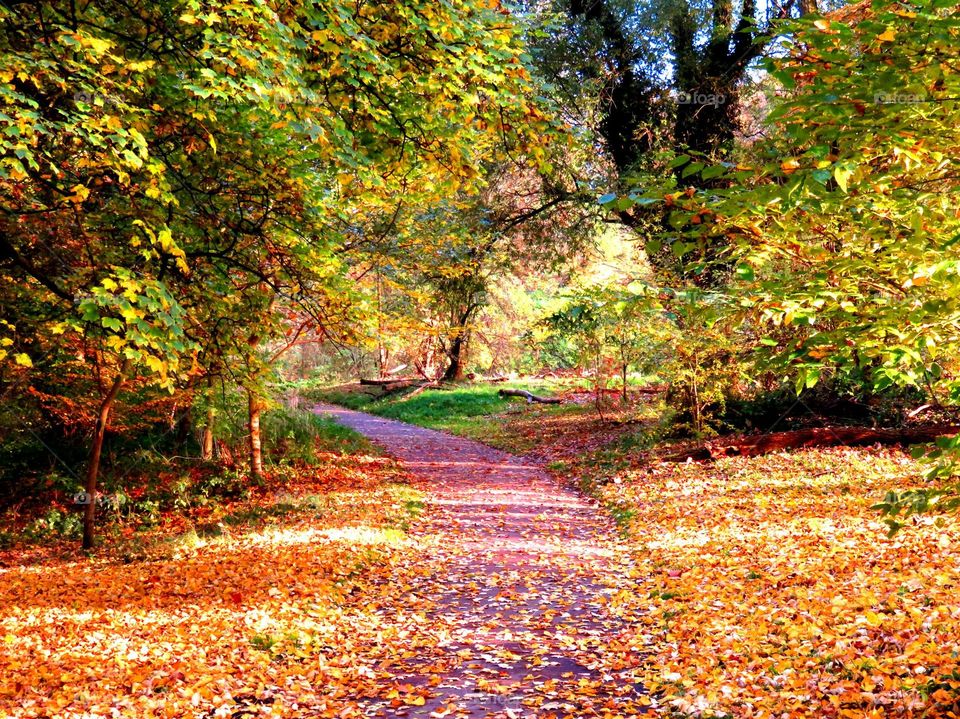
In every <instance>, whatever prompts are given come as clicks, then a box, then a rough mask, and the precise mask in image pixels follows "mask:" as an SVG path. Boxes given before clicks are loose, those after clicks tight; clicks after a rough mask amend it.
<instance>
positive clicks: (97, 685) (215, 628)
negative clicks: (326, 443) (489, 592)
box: [0, 456, 419, 718]
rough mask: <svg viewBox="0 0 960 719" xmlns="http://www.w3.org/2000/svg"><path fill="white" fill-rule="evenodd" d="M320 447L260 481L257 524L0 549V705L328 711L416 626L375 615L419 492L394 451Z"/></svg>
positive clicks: (367, 679)
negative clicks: (140, 555)
mask: <svg viewBox="0 0 960 719" xmlns="http://www.w3.org/2000/svg"><path fill="white" fill-rule="evenodd" d="M328 459H329V462H328V464H326V465H325V466H321V467H320V468H314V469H313V470H311V472H310V473H306V474H305V475H304V477H305V479H304V481H303V482H302V483H300V484H299V485H298V484H296V483H294V484H292V485H291V484H287V485H285V486H283V487H276V488H273V489H272V490H271V491H265V492H261V493H260V494H259V495H258V497H257V498H256V499H255V504H256V507H259V509H260V510H261V511H260V512H252V513H251V514H252V516H255V517H261V518H263V517H266V519H265V520H261V521H257V522H255V523H253V525H252V526H245V527H235V528H233V529H228V530H227V531H226V532H224V533H223V534H220V535H219V536H210V537H208V538H203V537H202V536H198V534H197V533H196V532H195V531H191V532H189V533H188V534H187V535H186V539H184V538H183V537H181V539H180V540H179V541H176V542H172V541H171V542H168V543H167V544H165V545H164V544H161V545H158V547H162V548H163V551H159V549H157V550H156V551H154V552H153V554H154V555H155V556H154V557H153V558H151V559H147V560H138V561H134V562H131V563H124V562H122V561H119V560H118V559H117V558H116V557H115V556H113V555H112V554H110V553H109V552H104V553H102V555H101V556H99V557H95V558H93V559H86V558H79V557H77V558H76V559H75V560H74V561H67V560H64V559H62V558H60V559H58V558H56V557H49V556H48V557H46V558H43V559H42V560H38V561H32V562H28V563H20V564H16V563H13V562H11V557H10V556H7V557H5V566H4V567H3V568H0V716H4V717H58V718H59V717H63V718H68V717H110V716H136V717H213V716H232V717H248V716H249V717H252V716H265V715H270V716H291V717H293V716H325V715H328V714H330V715H332V714H333V713H334V712H336V714H337V715H340V713H341V712H342V711H343V709H344V706H345V701H346V700H347V699H349V700H351V701H352V700H353V699H354V698H355V697H357V696H362V695H363V694H364V693H365V692H366V691H368V687H369V686H371V685H372V684H373V683H374V679H375V677H376V673H375V672H374V670H373V669H372V668H371V667H372V666H374V665H376V664H378V663H382V662H383V661H384V660H385V659H386V658H388V656H389V655H390V654H391V653H393V652H396V651H398V645H402V643H403V635H404V632H405V631H407V629H405V627H407V626H408V625H415V624H416V622H417V619H416V617H413V616H406V615H404V614H403V613H402V610H401V611H399V612H398V610H397V609H396V608H395V607H392V606H390V607H389V609H388V611H389V612H390V617H389V619H390V621H388V622H383V621H378V620H377V615H378V613H380V612H381V611H384V610H383V608H382V606H381V604H382V603H384V602H386V597H387V596H388V595H387V593H386V592H384V591H383V587H384V586H388V585H389V584H390V582H392V581H393V579H394V573H395V571H396V568H397V566H398V564H399V563H400V562H401V561H402V558H403V556H404V552H405V547H406V545H407V544H408V542H409V539H408V537H407V534H406V532H405V528H406V525H407V523H408V522H409V521H410V520H411V519H412V518H413V517H412V509H411V508H415V507H417V506H418V505H419V499H418V498H419V494H418V493H416V492H415V491H413V490H412V489H411V488H410V487H408V486H405V485H404V484H402V483H399V482H397V481H396V480H397V479H398V469H397V467H396V465H395V463H393V462H392V461H389V460H384V459H379V458H363V457H358V458H353V459H344V458H340V457H333V456H331V457H329V458H328ZM254 508H255V507H249V509H254ZM278 508H280V511H277V510H278ZM233 511H234V512H236V511H237V507H233ZM173 524H176V523H173ZM155 549H156V548H155ZM343 716H347V714H343Z"/></svg>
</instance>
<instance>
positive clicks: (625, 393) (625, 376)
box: [620, 362, 629, 404]
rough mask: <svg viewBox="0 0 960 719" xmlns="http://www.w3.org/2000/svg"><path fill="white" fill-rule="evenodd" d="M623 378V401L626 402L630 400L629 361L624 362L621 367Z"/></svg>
mask: <svg viewBox="0 0 960 719" xmlns="http://www.w3.org/2000/svg"><path fill="white" fill-rule="evenodd" d="M620 373H621V378H622V379H623V395H622V398H623V403H624V404H626V403H627V402H628V401H629V397H627V363H626V362H624V363H623V365H621V367H620Z"/></svg>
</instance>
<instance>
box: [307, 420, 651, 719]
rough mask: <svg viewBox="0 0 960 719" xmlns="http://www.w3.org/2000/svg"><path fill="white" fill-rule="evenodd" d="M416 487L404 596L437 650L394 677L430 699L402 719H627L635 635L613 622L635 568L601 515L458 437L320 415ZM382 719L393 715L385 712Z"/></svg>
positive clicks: (508, 458) (546, 479) (633, 707)
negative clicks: (614, 603) (363, 441)
mask: <svg viewBox="0 0 960 719" xmlns="http://www.w3.org/2000/svg"><path fill="white" fill-rule="evenodd" d="M318 411H321V412H324V413H325V414H327V415H329V416H331V417H333V418H335V419H336V420H337V421H338V422H342V423H343V424H345V425H347V426H348V427H350V428H351V429H354V430H356V431H358V432H360V433H362V434H363V435H365V436H366V437H368V438H370V439H371V440H373V441H374V442H376V443H377V444H379V445H380V446H382V447H384V448H385V449H386V450H387V451H388V452H389V453H390V454H391V455H392V456H394V457H396V458H397V459H399V460H400V461H401V462H402V463H403V466H404V467H405V468H406V469H407V471H409V472H410V473H411V475H413V476H414V477H416V478H417V479H418V480H419V482H418V487H419V488H420V489H421V491H423V492H424V495H425V502H426V505H427V511H426V513H425V515H424V521H423V522H421V523H418V524H417V525H416V526H415V527H414V529H413V536H414V537H416V538H417V539H418V540H420V543H421V553H420V554H419V556H418V558H417V563H418V565H419V566H420V567H421V570H422V572H421V576H420V578H419V580H418V581H417V583H416V585H415V587H414V588H413V589H412V591H413V592H415V593H416V595H417V597H419V598H420V600H421V601H422V608H423V612H424V619H425V622H426V625H427V626H431V627H432V631H434V632H440V633H441V635H442V637H443V638H442V639H441V640H440V641H438V643H437V646H436V647H435V649H436V652H435V653H432V654H426V655H425V654H422V653H421V654H418V655H416V656H411V657H408V658H406V659H405V660H403V661H399V662H398V663H397V664H395V665H394V667H393V668H392V670H391V671H392V672H393V673H394V674H395V676H396V678H397V680H398V681H400V682H402V683H404V684H406V685H409V686H413V687H418V686H428V687H430V688H431V691H430V692H429V693H428V694H427V695H425V697H426V701H425V703H424V704H423V705H422V706H420V707H416V708H410V709H408V710H407V711H406V713H405V715H406V716H411V717H414V716H415V717H437V716H448V715H449V716H477V717H494V716H496V717H521V716H540V717H550V716H554V717H574V716H575V717H594V716H596V717H615V716H636V715H637V714H639V713H643V712H644V707H646V706H648V705H649V704H650V702H651V700H650V699H649V697H647V696H646V695H645V694H644V692H643V690H642V687H640V686H639V685H638V683H637V681H636V679H635V677H634V669H635V668H636V667H637V666H639V665H640V664H641V663H642V661H643V659H642V651H638V649H642V647H639V646H638V645H637V633H636V632H635V631H634V627H633V625H632V623H631V622H630V621H629V620H628V619H627V618H625V617H624V616H623V615H618V613H616V612H612V611H610V606H609V605H610V602H611V598H612V597H614V596H616V595H617V594H618V593H619V592H622V590H623V582H624V578H626V577H629V576H630V574H631V559H630V557H629V554H628V553H627V551H626V547H625V545H624V544H623V542H622V541H620V540H619V533H618V532H617V531H616V526H615V524H614V523H613V521H612V519H611V518H610V516H609V515H608V514H606V513H605V512H603V511H602V510H601V509H599V508H598V507H597V506H596V504H595V503H593V502H590V501H588V500H586V499H585V498H584V497H583V496H582V495H580V494H579V493H577V492H575V491H573V490H572V489H569V488H565V487H563V486H561V485H560V484H559V483H558V482H557V481H556V480H555V479H554V478H552V477H551V476H550V475H549V474H547V473H546V472H544V471H543V470H542V469H541V468H540V467H538V466H536V465H533V464H531V463H529V462H525V461H523V460H521V459H519V458H518V457H516V456H515V455H511V454H507V453H505V452H502V451H499V450H496V449H493V448H491V447H489V446H487V445H483V444H480V443H479V442H474V441H471V440H467V439H463V438H460V437H453V436H450V435H447V434H442V433H440V432H437V431H433V430H429V429H424V428H421V427H415V426H412V425H409V424H405V423H401V422H397V421H394V420H389V419H383V418H379V417H374V416H372V415H369V414H364V413H360V412H355V411H351V410H347V409H340V408H336V407H332V406H322V407H319V408H318ZM387 713H388V715H390V716H393V715H394V714H393V712H392V711H390V709H389V707H387Z"/></svg>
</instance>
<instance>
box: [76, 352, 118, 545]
mask: <svg viewBox="0 0 960 719" xmlns="http://www.w3.org/2000/svg"><path fill="white" fill-rule="evenodd" d="M128 365H129V362H128V361H127V360H124V361H123V364H121V365H120V369H119V371H118V372H117V376H116V378H115V379H114V380H113V384H112V385H111V386H110V389H109V390H108V391H107V394H106V395H104V397H103V399H102V400H101V401H100V411H99V413H98V414H97V425H96V428H95V430H94V433H93V444H92V445H91V447H90V460H89V462H88V464H87V477H86V483H85V490H86V502H87V503H86V505H85V506H84V508H83V548H84V549H92V548H93V544H94V521H95V520H96V516H97V479H98V478H99V476H100V454H101V453H102V452H103V438H104V437H105V436H106V434H107V422H108V421H109V420H110V410H111V409H113V403H114V401H115V400H116V399H117V395H118V394H120V388H121V387H122V386H123V382H124V380H125V379H126V373H127V367H128Z"/></svg>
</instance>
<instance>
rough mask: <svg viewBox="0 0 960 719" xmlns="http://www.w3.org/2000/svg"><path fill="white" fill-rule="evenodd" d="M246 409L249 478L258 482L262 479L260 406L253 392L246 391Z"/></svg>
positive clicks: (258, 399)
mask: <svg viewBox="0 0 960 719" xmlns="http://www.w3.org/2000/svg"><path fill="white" fill-rule="evenodd" d="M247 409H248V411H249V415H250V419H249V422H248V425H247V428H248V429H249V430H250V476H251V478H253V480H254V481H256V482H260V481H261V480H262V479H263V444H262V440H261V436H260V412H261V409H262V404H261V402H260V397H259V396H258V395H257V393H256V392H254V391H253V390H247Z"/></svg>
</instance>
